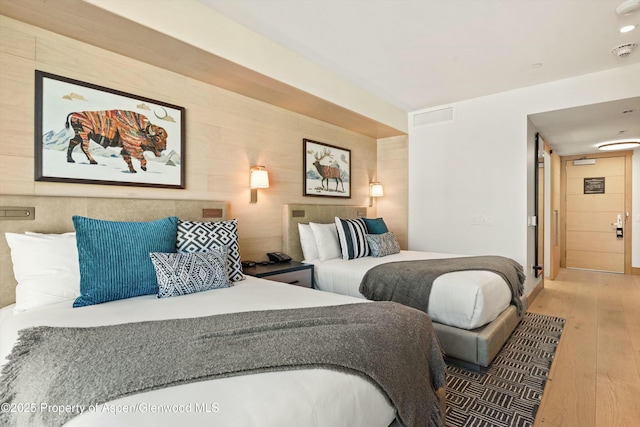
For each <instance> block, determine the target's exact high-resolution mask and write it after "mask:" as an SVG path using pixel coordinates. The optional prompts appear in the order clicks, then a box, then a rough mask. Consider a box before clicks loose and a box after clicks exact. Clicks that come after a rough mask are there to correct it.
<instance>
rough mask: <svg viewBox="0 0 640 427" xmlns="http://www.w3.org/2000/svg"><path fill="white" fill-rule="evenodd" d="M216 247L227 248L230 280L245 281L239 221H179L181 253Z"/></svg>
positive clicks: (203, 250) (179, 249) (178, 240)
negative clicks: (239, 237) (241, 257)
mask: <svg viewBox="0 0 640 427" xmlns="http://www.w3.org/2000/svg"><path fill="white" fill-rule="evenodd" d="M216 246H226V247H227V272H228V274H229V280H231V281H232V282H237V281H239V280H244V279H245V275H244V273H243V272H242V264H241V260H240V247H239V245H238V220H237V219H232V220H229V221H217V222H209V221H205V222H198V221H182V220H180V221H178V236H177V240H176V248H177V250H178V252H179V253H192V252H205V251H208V250H210V249H211V248H213V247H216Z"/></svg>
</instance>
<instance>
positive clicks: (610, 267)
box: [561, 152, 632, 273]
mask: <svg viewBox="0 0 640 427" xmlns="http://www.w3.org/2000/svg"><path fill="white" fill-rule="evenodd" d="M631 155H632V152H618V153H611V154H592V155H586V156H570V157H563V158H562V163H563V165H564V168H563V171H562V172H563V177H562V189H563V193H564V197H563V201H564V203H563V206H562V209H561V210H562V213H563V215H562V216H563V219H564V221H563V223H564V230H563V234H564V244H563V245H562V247H563V251H562V253H563V256H562V261H561V264H562V266H563V267H566V268H575V269H584V270H595V271H604V272H612V273H630V272H631V241H630V240H631V238H630V232H631V230H630V223H629V212H630V207H631V190H630V188H631Z"/></svg>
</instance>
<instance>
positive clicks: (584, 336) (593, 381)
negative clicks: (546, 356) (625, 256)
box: [529, 269, 640, 427]
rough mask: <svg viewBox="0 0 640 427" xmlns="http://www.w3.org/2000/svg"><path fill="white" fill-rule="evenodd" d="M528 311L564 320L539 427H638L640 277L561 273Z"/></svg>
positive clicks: (550, 281) (540, 411) (639, 407)
mask: <svg viewBox="0 0 640 427" xmlns="http://www.w3.org/2000/svg"><path fill="white" fill-rule="evenodd" d="M529 311H531V312H534V313H541V314H547V315H550V316H557V317H562V318H564V319H566V324H565V327H564V330H563V332H562V337H561V339H560V344H559V346H558V350H557V352H556V357H555V360H554V362H553V365H552V369H551V372H550V375H549V380H548V381H547V384H546V387H545V390H544V394H543V396H542V403H541V406H540V409H539V410H538V414H537V416H536V422H535V427H561V426H563V427H596V426H597V427H622V426H629V427H631V426H633V427H637V426H640V276H630V275H621V274H607V273H595V272H587V271H581V270H566V269H563V270H561V271H560V273H559V274H558V276H557V278H556V280H545V284H544V289H543V290H542V291H541V292H540V293H539V294H538V296H537V298H536V299H535V300H534V301H533V303H532V304H531V306H530V307H529Z"/></svg>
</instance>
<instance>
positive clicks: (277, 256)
mask: <svg viewBox="0 0 640 427" xmlns="http://www.w3.org/2000/svg"><path fill="white" fill-rule="evenodd" d="M267 256H268V257H269V259H270V260H271V261H273V262H289V261H291V257H290V256H289V255H287V254H285V253H283V252H269V253H267Z"/></svg>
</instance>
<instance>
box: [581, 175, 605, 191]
mask: <svg viewBox="0 0 640 427" xmlns="http://www.w3.org/2000/svg"><path fill="white" fill-rule="evenodd" d="M584 194H604V177H599V178H585V179H584Z"/></svg>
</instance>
